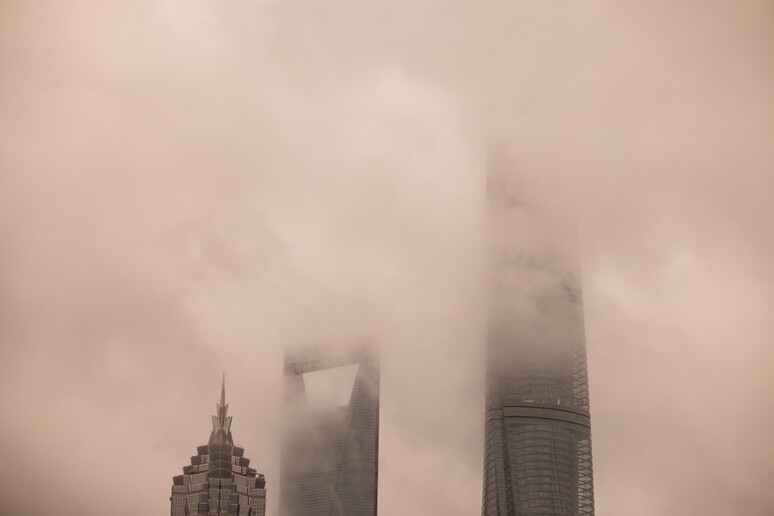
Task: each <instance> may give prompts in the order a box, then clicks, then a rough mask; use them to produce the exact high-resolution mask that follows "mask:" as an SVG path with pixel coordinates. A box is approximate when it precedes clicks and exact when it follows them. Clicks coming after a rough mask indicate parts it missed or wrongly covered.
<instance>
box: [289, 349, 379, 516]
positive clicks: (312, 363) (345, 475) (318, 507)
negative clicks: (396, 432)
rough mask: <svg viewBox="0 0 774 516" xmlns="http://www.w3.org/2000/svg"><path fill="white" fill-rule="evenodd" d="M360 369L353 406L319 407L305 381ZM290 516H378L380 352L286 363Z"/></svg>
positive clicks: (345, 352)
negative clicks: (338, 370)
mask: <svg viewBox="0 0 774 516" xmlns="http://www.w3.org/2000/svg"><path fill="white" fill-rule="evenodd" d="M349 365H354V366H356V373H355V377H354V384H353V386H352V392H351V393H350V395H349V403H347V404H346V405H344V406H332V407H317V406H314V405H313V404H310V403H309V402H308V401H309V400H308V395H309V394H310V393H309V392H308V386H307V383H306V382H305V381H304V376H305V375H307V374H309V373H314V372H318V371H324V370H328V369H334V368H339V367H342V366H349ZM284 370H285V408H286V411H285V425H286V431H285V443H284V446H283V452H282V465H281V468H282V473H281V481H280V514H281V515H282V516H321V515H325V516H374V515H376V505H377V488H378V472H379V362H378V356H377V353H376V349H375V348H374V347H373V346H371V345H358V346H355V347H349V348H347V349H334V348H332V347H325V346H320V347H311V348H304V349H297V350H293V351H289V352H288V353H286V356H285V367H284Z"/></svg>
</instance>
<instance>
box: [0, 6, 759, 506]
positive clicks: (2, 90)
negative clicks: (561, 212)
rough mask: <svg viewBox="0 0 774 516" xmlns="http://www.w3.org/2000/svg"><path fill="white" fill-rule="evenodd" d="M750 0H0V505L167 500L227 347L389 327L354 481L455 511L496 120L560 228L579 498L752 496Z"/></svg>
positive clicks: (248, 402) (273, 463)
mask: <svg viewBox="0 0 774 516" xmlns="http://www.w3.org/2000/svg"><path fill="white" fill-rule="evenodd" d="M773 24H774V4H772V2H770V1H769V0H733V1H731V0H728V1H717V0H694V1H688V0H682V1H681V0H677V1H674V0H672V1H666V0H649V1H645V0H641V1H630V2H622V1H620V0H618V1H613V0H572V1H570V0H551V1H546V0H524V1H504V0H503V1H487V2H470V1H464V2H463V1H460V0H445V1H440V0H436V1H416V0H414V1H408V0H392V1H374V2H363V1H355V0H339V1H311V0H273V1H270V0H265V1H261V0H153V1H151V0H133V1H131V2H119V1H116V0H112V1H107V0H102V1H93V2H88V1H85V0H80V1H76V0H50V1H44V0H41V1H36V2H31V1H26V0H0V353H2V354H1V355H0V414H1V415H2V421H1V422H0V424H1V425H2V426H1V427H0V436H1V437H0V452H1V453H2V457H3V461H4V462H3V464H4V467H3V468H2V472H0V485H2V487H1V488H0V493H2V500H3V501H2V507H3V509H2V512H3V513H8V514H11V513H14V511H16V513H18V514H30V515H33V516H37V515H41V516H48V515H54V514H56V515H57V516H67V515H76V514H77V515H84V514H95V515H96V514H100V515H104V514H111V515H117V516H123V515H138V514H139V515H151V514H167V513H168V510H169V500H168V498H169V492H170V485H171V479H172V476H174V475H176V474H179V473H180V472H181V468H182V466H183V465H184V464H186V463H187V462H188V459H189V457H190V456H191V455H193V454H194V453H195V451H196V446H197V445H198V444H201V443H203V442H204V441H206V439H207V437H208V435H209V431H210V421H209V416H210V414H211V413H213V411H214V405H215V402H216V401H217V399H218V390H219V384H220V374H221V371H222V370H223V369H226V370H227V375H228V380H227V383H228V385H227V397H228V401H229V403H230V405H231V408H230V412H231V414H233V416H234V423H233V427H232V430H233V433H234V437H235V440H236V441H237V442H238V443H241V444H242V445H243V446H244V447H245V449H246V456H248V457H250V458H251V459H252V460H253V465H254V466H255V467H257V469H258V470H259V471H263V472H264V473H265V474H266V476H267V480H268V485H269V487H270V491H269V498H268V504H269V507H270V509H271V510H270V514H271V515H272V516H277V515H276V509H277V492H276V487H277V480H278V447H279V434H278V428H279V420H278V414H279V411H278V408H279V405H278V403H279V401H280V386H281V381H280V380H281V370H282V349H283V347H284V346H286V345H289V344H295V343H303V342H309V341H314V340H331V341H344V340H346V339H352V338H357V337H358V336H363V335H366V336H370V337H376V338H378V339H379V340H380V341H381V343H382V427H381V464H380V493H379V495H380V512H381V514H383V515H404V514H406V515H412V516H413V515H441V514H442V515H446V516H463V515H471V514H479V512H480V500H481V478H482V477H481V463H482V460H481V459H482V441H483V436H482V431H483V419H482V416H483V356H482V341H481V310H480V302H479V293H480V292H479V291H478V287H477V281H476V278H477V275H476V263H478V262H477V260H478V253H479V251H480V250H481V246H480V245H479V244H480V240H481V228H482V223H483V220H482V219H483V214H484V213H485V210H484V209H483V195H484V174H485V163H486V152H487V148H488V147H489V146H490V145H491V144H492V143H495V144H496V145H497V146H498V148H500V149H503V152H505V153H507V154H508V156H509V159H511V161H512V162H513V164H514V168H515V169H517V170H518V171H519V173H521V174H523V175H524V176H525V177H528V178H530V181H531V184H532V185H534V186H533V187H534V189H535V191H536V192H539V195H541V196H545V198H546V199H547V200H550V201H551V202H554V203H555V204H557V205H559V206H566V207H567V211H568V213H573V214H574V215H573V216H574V217H576V219H577V220H578V225H579V227H580V233H581V236H582V266H583V282H584V290H585V308H586V329H587V342H588V357H589V375H590V387H591V410H592V432H593V446H594V469H595V487H596V489H595V491H596V506H597V512H598V514H600V515H602V516H604V515H625V516H646V515H647V516H653V515H679V516H684V515H692V514H701V515H707V516H727V515H729V514H740V515H750V516H758V515H760V516H764V515H770V514H772V513H774V491H772V490H771V480H772V478H774V442H773V441H772V438H771V436H772V435H774V413H773V412H772V403H773V402H774V399H773V398H774V396H772V394H774V379H773V377H774V352H773V351H772V338H774V317H772V306H774V262H773V261H772V258H773V257H774V207H772V206H773V205H774V203H772V201H771V197H772V194H774V151H772V145H771V142H772V141H774V107H773V104H772V91H774V81H773V79H774V67H773V66H772V63H773V62H774V60H773V58H774V27H773V26H772V25H773Z"/></svg>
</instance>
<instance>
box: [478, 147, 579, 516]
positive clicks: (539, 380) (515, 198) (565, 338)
mask: <svg viewBox="0 0 774 516" xmlns="http://www.w3.org/2000/svg"><path fill="white" fill-rule="evenodd" d="M528 190H529V185H527V184H525V183H523V182H520V181H519V176H517V175H516V174H514V173H513V170H512V169H511V168H510V167H509V166H508V164H507V163H503V162H498V161H497V158H496V157H494V156H493V157H490V162H489V163H488V166H487V204H488V242H489V246H488V247H489V272H490V274H489V277H490V284H489V306H488V321H487V335H486V340H487V343H486V344H487V386H486V410H485V414H486V416H485V417H486V419H485V443H484V485H483V502H482V510H481V512H482V515H483V516H538V515H540V516H543V515H544V516H559V515H561V516H565V515H566V516H576V515H584V516H587V515H593V514H594V488H593V475H592V463H591V423H590V415H589V394H588V376H587V369H586V367H587V366H586V342H585V330H584V317H583V297H582V291H581V283H580V273H579V259H578V256H577V255H578V253H577V239H576V237H575V235H574V231H573V230H572V229H568V227H567V226H568V224H565V222H564V221H563V220H562V219H563V217H562V216H561V215H559V214H557V213H555V212H553V211H552V210H551V209H550V208H547V207H546V206H545V205H543V204H542V203H541V202H540V199H539V196H529V195H526V194H525V192H526V191H528Z"/></svg>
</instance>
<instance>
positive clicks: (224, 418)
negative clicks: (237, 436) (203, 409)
mask: <svg viewBox="0 0 774 516" xmlns="http://www.w3.org/2000/svg"><path fill="white" fill-rule="evenodd" d="M225 443H227V444H234V439H233V438H232V437H231V416H229V415H228V404H227V403H226V373H225V372H224V373H223V381H222V383H221V387H220V403H218V404H217V405H215V415H214V416H212V433H210V441H209V444H225Z"/></svg>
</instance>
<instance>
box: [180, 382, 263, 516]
mask: <svg viewBox="0 0 774 516" xmlns="http://www.w3.org/2000/svg"><path fill="white" fill-rule="evenodd" d="M244 452H245V451H244V449H242V448H240V447H239V446H234V439H233V438H232V436H231V416H229V415H228V405H227V404H226V385H225V378H224V381H223V386H222V388H221V392H220V403H218V404H217V406H216V415H214V416H212V433H211V434H210V440H209V442H208V443H207V444H206V445H204V446H199V447H198V448H197V449H196V455H194V456H193V457H191V464H190V465H189V466H185V467H183V474H182V475H178V476H176V477H174V478H173V479H172V496H171V497H170V501H171V502H172V511H171V514H172V516H188V515H192V514H201V515H213V516H214V515H219V516H225V515H229V516H265V515H266V480H265V478H264V476H263V474H260V473H257V472H256V471H255V469H253V468H251V467H250V459H248V458H245V456H244Z"/></svg>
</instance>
